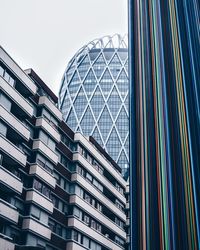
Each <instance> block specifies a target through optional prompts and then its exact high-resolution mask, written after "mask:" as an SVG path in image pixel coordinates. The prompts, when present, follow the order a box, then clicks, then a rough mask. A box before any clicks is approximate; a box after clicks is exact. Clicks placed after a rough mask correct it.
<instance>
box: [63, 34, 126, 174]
mask: <svg viewBox="0 0 200 250" xmlns="http://www.w3.org/2000/svg"><path fill="white" fill-rule="evenodd" d="M128 88H129V82H128V44H127V36H125V37H121V36H120V35H114V36H112V37H110V36H106V37H103V38H101V39H97V40H94V41H92V42H90V43H88V44H87V45H85V46H83V47H82V48H81V49H80V50H79V51H78V52H77V53H76V54H75V56H74V57H73V58H72V59H71V60H70V62H69V63H68V66H67V69H66V70H65V73H64V76H63V79H62V82H61V87H60V91H59V108H60V110H61V111H62V113H63V116H64V120H65V121H66V122H67V124H68V125H69V127H70V128H71V129H72V130H74V131H80V132H81V133H83V134H84V135H92V136H93V137H94V138H95V139H96V140H97V141H98V143H99V144H100V145H101V146H102V147H103V148H104V149H105V150H106V151H107V153H108V154H109V155H110V156H111V157H112V158H113V159H114V160H115V161H116V162H117V164H118V165H119V166H120V167H121V168H122V172H123V174H125V173H126V175H127V171H126V170H127V168H128V166H129V113H128V112H129V111H128V102H129V97H128ZM126 177H127V176H126Z"/></svg>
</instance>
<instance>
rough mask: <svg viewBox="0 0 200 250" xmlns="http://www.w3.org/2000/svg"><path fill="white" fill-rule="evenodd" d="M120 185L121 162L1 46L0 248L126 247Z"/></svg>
mask: <svg viewBox="0 0 200 250" xmlns="http://www.w3.org/2000/svg"><path fill="white" fill-rule="evenodd" d="M125 189H126V182H125V180H124V179H123V177H122V176H121V173H120V167H119V166H118V165H117V164H116V163H115V162H114V161H113V160H112V158H111V157H110V156H109V155H108V154H107V153H106V152H105V151H104V150H103V149H102V148H101V147H100V145H99V144H98V143H97V142H96V141H95V140H94V139H93V138H92V137H89V138H85V137H84V136H83V135H81V134H80V133H78V132H77V133H74V132H73V131H72V130H71V129H70V128H69V127H68V126H67V125H66V123H65V122H64V121H63V120H62V113H61V112H60V111H59V109H58V108H57V97H56V96H55V95H54V94H53V92H52V91H51V90H50V89H49V88H48V87H47V85H46V84H45V83H44V82H43V81H42V80H41V79H40V77H39V76H38V75H37V74H36V73H35V72H34V71H33V70H32V69H30V70H26V71H23V70H22V69H21V68H20V67H19V66H18V65H17V64H16V63H15V61H14V60H13V59H12V58H11V57H10V56H9V55H8V54H7V53H6V51H5V50H4V49H3V48H2V47H0V247H1V249H2V250H4V249H6V250H14V249H16V250H26V249H27V250H28V249H29V250H30V249H31V250H32V249H47V250H61V249H62V250H63V249H67V250H83V249H92V250H111V249H113V250H122V249H125V242H126V232H125V224H126V214H125V207H126V198H125Z"/></svg>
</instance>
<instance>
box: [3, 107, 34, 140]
mask: <svg viewBox="0 0 200 250" xmlns="http://www.w3.org/2000/svg"><path fill="white" fill-rule="evenodd" d="M0 118H1V119H3V120H4V121H5V122H6V123H7V124H8V125H9V126H10V127H11V128H12V129H13V130H15V131H16V132H17V133H18V134H19V135H20V136H21V137H22V138H24V139H25V140H26V141H28V140H29V138H30V131H29V130H28V128H27V127H26V126H25V125H24V124H23V123H22V122H21V121H20V120H18V119H17V117H15V116H14V115H13V114H12V113H10V112H8V111H7V110H6V109H5V108H4V107H3V106H1V105H0Z"/></svg>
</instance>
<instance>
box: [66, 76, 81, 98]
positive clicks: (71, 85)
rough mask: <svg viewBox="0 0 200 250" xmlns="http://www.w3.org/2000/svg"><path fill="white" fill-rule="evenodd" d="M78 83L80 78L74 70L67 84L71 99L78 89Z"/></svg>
mask: <svg viewBox="0 0 200 250" xmlns="http://www.w3.org/2000/svg"><path fill="white" fill-rule="evenodd" d="M79 85H80V78H79V76H78V73H77V71H76V72H75V73H74V75H73V77H72V79H71V81H70V83H69V86H68V89H69V93H70V96H71V98H72V100H73V99H74V97H75V95H76V93H77V91H78V88H79Z"/></svg>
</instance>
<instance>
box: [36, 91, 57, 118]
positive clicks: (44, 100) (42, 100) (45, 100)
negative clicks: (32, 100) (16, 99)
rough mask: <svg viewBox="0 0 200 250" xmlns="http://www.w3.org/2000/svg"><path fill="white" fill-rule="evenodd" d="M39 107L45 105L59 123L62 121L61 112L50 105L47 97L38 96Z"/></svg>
mask: <svg viewBox="0 0 200 250" xmlns="http://www.w3.org/2000/svg"><path fill="white" fill-rule="evenodd" d="M38 104H39V105H45V107H46V108H47V109H48V110H49V111H50V112H51V113H53V114H54V116H55V117H56V118H57V119H58V120H59V121H61V120H62V113H61V111H60V110H59V109H58V108H57V107H56V106H55V104H54V103H52V102H51V101H50V100H49V99H48V97H47V96H40V97H39V102H38Z"/></svg>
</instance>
